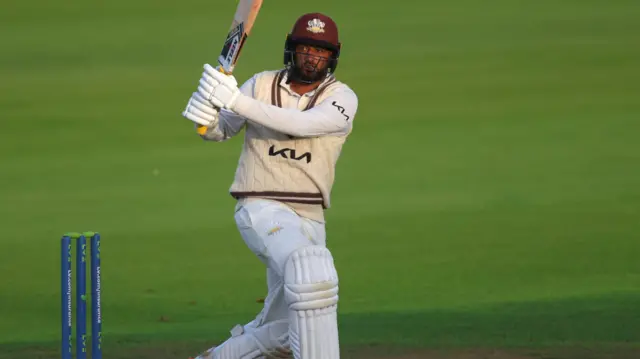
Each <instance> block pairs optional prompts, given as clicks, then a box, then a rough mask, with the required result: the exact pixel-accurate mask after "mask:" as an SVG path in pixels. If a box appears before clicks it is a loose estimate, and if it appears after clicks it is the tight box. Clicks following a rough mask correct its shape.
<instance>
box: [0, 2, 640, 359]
mask: <svg viewBox="0 0 640 359" xmlns="http://www.w3.org/2000/svg"><path fill="white" fill-rule="evenodd" d="M235 6H236V3H235V1H231V0H229V1H216V2H211V1H196V0H186V1H181V2H169V1H151V0H138V1H123V0H112V1H108V2H100V4H98V3H95V2H80V1H73V2H65V3H60V4H56V5H53V4H52V3H50V2H47V1H31V2H21V3H19V2H17V1H16V2H11V3H8V4H4V5H3V6H2V11H0V93H1V96H0V165H1V170H0V179H1V183H2V185H1V186H0V198H1V200H0V218H1V221H2V234H1V237H0V273H2V280H0V358H2V359H18V358H25V357H29V358H53V357H57V355H58V354H57V352H58V346H59V336H60V335H59V327H60V294H59V238H60V236H61V235H62V234H63V233H65V232H68V231H84V230H95V231H100V232H101V233H102V235H103V242H102V251H103V277H102V279H103V283H102V285H103V288H102V291H103V292H102V295H103V297H102V301H103V303H102V305H103V316H104V346H105V348H104V353H105V357H106V358H110V359H114V358H143V359H151V358H154V359H170V358H171V359H173V358H177V359H186V358H187V356H188V355H193V354H196V353H197V352H199V351H200V350H202V349H206V348H207V347H208V346H210V345H212V344H215V343H217V342H219V341H222V340H224V339H226V337H227V333H228V330H229V329H230V328H231V327H232V326H233V325H234V324H236V323H245V322H247V321H249V320H250V319H252V317H253V315H254V314H256V313H257V312H258V311H259V309H260V305H259V304H257V303H256V302H255V298H258V297H260V296H262V295H263V294H264V293H263V292H264V290H265V282H264V270H263V268H262V265H261V263H260V262H259V261H258V260H257V259H256V258H254V257H253V255H252V254H251V252H250V251H249V250H248V249H247V248H246V247H245V245H244V243H243V242H242V240H241V238H240V236H239V234H238V233H237V231H236V229H235V224H234V221H233V206H234V201H233V199H232V198H231V197H230V196H229V194H228V192H227V191H228V187H229V185H230V184H231V181H232V179H233V174H234V170H235V165H236V164H237V159H238V155H239V150H240V146H241V143H242V137H241V136H240V137H237V138H234V139H233V140H231V141H229V142H227V143H223V144H218V143H206V142H203V141H202V140H200V138H199V137H198V136H197V135H196V134H195V132H194V131H193V130H192V124H191V123H190V122H189V121H187V120H186V119H184V118H182V117H181V116H180V113H181V111H182V110H183V108H184V106H185V104H186V102H187V100H188V98H189V96H190V95H191V92H193V91H194V90H195V88H196V87H197V81H198V79H199V77H200V74H201V72H202V65H203V64H204V63H205V62H211V63H213V62H215V59H216V57H217V54H218V52H219V50H220V47H221V42H222V40H223V38H224V36H225V35H226V32H227V30H228V27H229V25H230V21H231V17H232V15H233V12H234V11H235ZM310 11H323V12H327V13H329V14H330V15H332V16H334V17H335V19H336V21H337V22H338V24H339V26H340V29H341V37H342V41H343V43H344V45H343V54H342V58H341V62H340V66H339V67H338V73H337V74H338V76H339V78H340V79H342V80H343V81H345V82H346V83H348V84H349V85H351V87H352V88H353V89H354V90H355V91H356V92H357V93H358V95H359V98H360V109H359V112H358V114H357V116H356V119H355V126H354V132H353V134H352V136H351V137H350V139H349V140H348V141H347V144H346V145H345V147H344V152H343V155H342V157H341V159H340V161H339V163H338V168H337V182H336V185H335V187H334V191H333V208H331V209H330V210H329V211H328V212H327V220H328V222H327V230H328V240H329V245H330V248H331V250H332V251H333V253H334V256H335V258H336V264H337V267H338V270H339V274H340V277H341V302H340V303H341V307H340V325H341V333H342V337H341V341H342V344H343V347H344V352H345V356H344V357H345V358H351V357H353V358H364V357H367V358H373V357H379V356H383V355H384V356H389V357H392V356H396V357H401V356H403V357H404V358H427V357H428V358H445V357H446V358H450V357H459V358H469V359H470V358H473V359H476V358H494V359H498V358H516V357H517V358H543V357H544V358H580V359H584V358H616V359H617V358H637V357H640V260H639V258H640V67H639V65H638V64H639V63H640V47H638V44H639V43H640V22H638V19H640V6H639V4H638V2H637V0H626V1H625V0H611V1H596V0H557V1H552V0H539V1H533V0H529V1H526V0H491V1H472V0H458V1H448V2H445V1H439V2H435V1H434V2H429V1H417V0H414V1H405V2H403V3H397V2H396V3H389V2H383V1H365V0H349V1H344V0H343V1H338V0H325V1H322V2H318V3H309V2H300V1H269V0H267V1H265V5H264V7H263V10H262V12H261V13H260V16H259V18H258V22H257V24H256V27H255V28H254V33H253V35H252V37H251V38H250V40H249V42H248V43H247V46H246V48H245V49H244V50H243V56H242V58H241V59H240V63H239V65H238V68H237V73H236V76H237V78H238V81H239V82H242V81H244V80H246V79H247V78H248V77H249V76H250V75H251V74H253V73H255V72H258V71H262V70H265V69H276V68H279V66H280V65H281V59H282V48H283V44H284V37H285V34H286V32H287V31H289V29H290V27H291V26H292V24H293V22H294V20H295V19H296V17H297V16H299V15H301V14H302V13H304V12H310ZM409 351H410V352H409ZM411 353H413V354H411ZM443 353H445V354H443ZM447 353H448V354H447ZM410 355H413V356H410ZM545 355H546V356H545Z"/></svg>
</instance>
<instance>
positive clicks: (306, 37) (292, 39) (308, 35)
mask: <svg viewBox="0 0 640 359" xmlns="http://www.w3.org/2000/svg"><path fill="white" fill-rule="evenodd" d="M300 44H302V45H311V46H317V47H321V48H325V49H328V50H331V51H332V54H331V57H330V58H329V63H328V66H327V71H326V72H331V73H334V72H335V70H336V67H338V58H339V57H340V48H341V46H342V44H341V43H340V39H339V36H338V26H337V25H336V23H335V21H333V19H331V18H330V17H329V16H327V15H324V14H321V13H309V14H304V15H302V16H301V17H300V18H298V20H297V21H296V22H295V24H294V25H293V29H292V30H291V32H290V33H289V34H288V35H287V39H286V41H285V48H284V64H285V65H286V66H287V67H289V68H292V67H295V65H296V64H295V52H296V46H297V45H300ZM326 74H327V73H325V74H323V75H322V77H324V76H326Z"/></svg>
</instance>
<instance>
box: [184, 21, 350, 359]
mask: <svg viewBox="0 0 640 359" xmlns="http://www.w3.org/2000/svg"><path fill="white" fill-rule="evenodd" d="M340 47H341V43H340V41H339V38H338V28H337V26H336V23H335V22H334V21H333V20H332V19H331V18H330V17H329V16H326V15H324V14H320V13H310V14H305V15H303V16H302V17H300V18H299V19H298V20H297V21H296V22H295V24H294V26H293V29H292V31H291V33H289V34H288V35H287V39H286V42H285V48H284V68H283V69H281V70H278V71H264V72H260V73H257V74H255V75H254V76H253V77H251V78H250V79H249V80H248V81H246V82H245V83H244V84H242V86H240V87H239V88H238V86H237V82H236V79H235V78H234V77H233V76H229V75H225V74H223V73H221V72H219V71H218V70H216V69H215V68H213V67H212V66H210V65H208V64H206V65H204V72H203V74H202V78H201V79H200V82H199V86H198V89H197V91H196V92H194V93H193V95H192V97H191V98H190V99H189V102H188V104H187V106H186V109H185V110H184V112H183V113H182V115H183V116H184V117H186V118H187V119H189V120H191V121H193V122H194V123H195V126H196V127H197V128H201V129H202V128H203V127H202V126H204V128H205V129H206V132H205V131H202V132H199V134H200V136H201V137H202V138H203V139H205V140H208V141H215V142H223V141H225V140H228V139H229V138H231V137H233V136H235V135H236V134H238V133H239V132H240V131H241V129H242V128H245V135H244V144H243V147H242V153H241V155H240V159H239V162H238V167H237V169H236V172H235V178H234V181H233V183H232V185H231V189H230V193H231V195H232V196H233V197H234V198H236V199H237V205H236V208H235V221H236V224H237V227H238V230H239V231H240V234H241V235H242V238H243V240H244V242H245V243H246V245H247V246H248V247H249V249H250V250H251V251H252V252H253V253H254V254H255V255H256V256H257V257H258V258H259V259H260V260H261V261H262V262H263V263H264V264H265V266H266V276H267V287H268V293H267V296H266V298H265V301H264V307H263V309H262V311H261V312H260V313H259V314H258V315H257V316H256V318H255V319H254V320H252V321H251V322H249V323H247V324H245V325H237V326H236V327H234V328H233V329H232V330H231V336H230V337H229V338H228V339H227V340H226V341H225V342H223V343H222V344H221V345H219V346H217V347H213V348H211V349H209V350H207V351H206V352H204V353H203V354H201V355H200V356H199V357H198V358H197V359H255V358H287V357H290V356H291V355H292V356H293V357H294V358H295V359H338V358H339V357H340V351H339V341H338V323H337V305H338V274H337V272H336V268H335V267H334V261H333V257H332V255H331V252H330V250H329V249H328V248H327V245H326V233H325V219H324V211H325V210H326V209H327V208H329V206H330V193H331V188H332V186H333V183H334V176H335V166H336V162H337V160H338V157H339V156H340V152H341V149H342V146H343V144H344V143H345V141H346V139H347V137H348V136H349V134H350V133H351V130H352V127H353V120H354V117H355V115H356V111H357V109H358V97H357V96H356V94H355V93H354V91H353V90H352V89H351V88H349V87H348V86H347V85H346V84H344V83H342V82H340V81H338V80H337V79H336V77H335V72H336V68H337V66H338V58H339V56H340Z"/></svg>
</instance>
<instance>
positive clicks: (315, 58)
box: [296, 45, 331, 78]
mask: <svg viewBox="0 0 640 359" xmlns="http://www.w3.org/2000/svg"><path fill="white" fill-rule="evenodd" d="M296 56H297V61H296V62H297V63H298V64H299V66H300V72H301V73H302V74H303V75H304V76H305V77H307V78H315V77H316V76H317V74H318V73H319V72H322V71H323V70H324V69H326V68H327V66H328V65H329V57H330V56H331V50H327V49H323V48H321V47H315V46H310V45H298V46H296Z"/></svg>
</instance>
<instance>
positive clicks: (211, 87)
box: [198, 64, 358, 137]
mask: <svg viewBox="0 0 640 359" xmlns="http://www.w3.org/2000/svg"><path fill="white" fill-rule="evenodd" d="M198 93H199V94H200V95H201V96H202V97H203V98H205V99H208V100H209V101H211V103H212V104H214V105H215V106H217V107H218V108H226V109H231V110H232V111H233V112H235V113H237V114H239V115H241V116H243V117H245V118H246V119H247V120H248V121H251V122H254V123H256V124H260V125H263V126H265V127H268V128H270V129H273V130H275V131H278V132H282V133H285V134H289V135H292V136H296V137H313V136H321V135H330V134H344V133H346V132H348V130H349V128H350V127H351V123H352V121H353V117H354V116H355V114H356V111H357V107H358V97H357V96H356V94H355V93H354V92H353V91H351V89H349V88H346V87H345V88H339V89H336V90H334V92H333V93H332V94H331V95H330V96H329V97H328V98H326V99H325V100H323V101H322V102H321V103H319V104H318V105H317V106H315V107H313V108H312V109H310V110H308V111H301V110H298V109H285V108H280V107H277V106H273V105H268V104H265V103H263V102H261V101H257V100H255V99H253V98H251V97H248V96H246V95H245V94H243V93H241V92H240V91H239V90H238V87H237V85H236V80H235V78H234V77H233V76H227V75H225V74H222V73H220V72H219V71H217V70H216V69H214V68H213V67H212V66H211V65H209V64H205V65H204V72H203V74H202V78H201V79H200V86H198Z"/></svg>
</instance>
